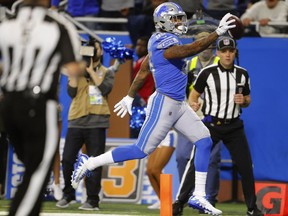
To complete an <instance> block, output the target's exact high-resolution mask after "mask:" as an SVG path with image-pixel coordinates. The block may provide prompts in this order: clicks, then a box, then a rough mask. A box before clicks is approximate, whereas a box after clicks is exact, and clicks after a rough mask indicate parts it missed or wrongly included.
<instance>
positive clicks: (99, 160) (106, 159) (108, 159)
mask: <svg viewBox="0 0 288 216" xmlns="http://www.w3.org/2000/svg"><path fill="white" fill-rule="evenodd" d="M113 163H114V160H113V157H112V151H108V152H105V153H104V154H101V155H99V156H96V157H90V158H89V159H88V163H87V168H88V170H90V171H91V170H94V169H96V168H97V167H100V166H103V165H107V164H113Z"/></svg>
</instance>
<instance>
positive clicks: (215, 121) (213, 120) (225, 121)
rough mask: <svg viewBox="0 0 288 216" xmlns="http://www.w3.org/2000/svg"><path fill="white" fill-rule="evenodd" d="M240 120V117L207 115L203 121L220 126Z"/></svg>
mask: <svg viewBox="0 0 288 216" xmlns="http://www.w3.org/2000/svg"><path fill="white" fill-rule="evenodd" d="M238 120H239V117H237V118H232V119H223V118H217V117H214V116H209V115H207V116H205V117H204V118H203V120H202V121H203V122H204V123H213V124H215V125H218V126H220V125H229V124H232V123H234V122H236V121H238Z"/></svg>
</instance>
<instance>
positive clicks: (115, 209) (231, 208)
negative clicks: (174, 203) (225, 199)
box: [0, 200, 246, 216]
mask: <svg viewBox="0 0 288 216" xmlns="http://www.w3.org/2000/svg"><path fill="white" fill-rule="evenodd" d="M79 206H80V203H76V204H72V205H70V206H69V207H68V208H66V209H59V208H57V207H56V206H55V202H53V201H49V202H44V208H43V211H42V212H45V213H46V214H45V215H49V213H66V215H69V213H70V215H72V214H74V213H81V215H82V214H85V213H87V214H92V213H93V214H94V215H97V214H103V215H142V216H145V215H147V216H148V215H160V211H159V210H148V209H147V205H139V204H122V203H121V204H120V203H101V204H100V208H101V210H100V211H83V210H78V207H79ZM8 207H9V201H7V200H0V215H5V213H3V212H6V211H7V210H8ZM217 208H219V209H221V210H222V211H223V216H229V215H231V216H232V215H233V216H236V215H237V216H244V215H246V214H245V213H246V207H245V205H244V204H243V203H219V204H218V205H217ZM53 215H54V214H53ZM59 215H61V214H59ZM183 215H184V216H185V215H187V216H188V215H189V216H191V215H199V214H198V212H197V211H196V210H193V209H190V208H188V207H186V208H185V209H184V214H183Z"/></svg>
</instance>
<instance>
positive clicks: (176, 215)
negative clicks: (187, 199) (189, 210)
mask: <svg viewBox="0 0 288 216" xmlns="http://www.w3.org/2000/svg"><path fill="white" fill-rule="evenodd" d="M172 208H173V216H181V215H182V214H183V208H184V203H182V202H181V201H179V200H176V201H175V202H174V203H173V204H172Z"/></svg>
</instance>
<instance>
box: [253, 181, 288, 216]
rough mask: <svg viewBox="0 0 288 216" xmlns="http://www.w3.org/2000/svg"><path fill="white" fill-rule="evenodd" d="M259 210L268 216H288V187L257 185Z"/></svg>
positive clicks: (285, 185) (273, 184) (281, 184)
mask: <svg viewBox="0 0 288 216" xmlns="http://www.w3.org/2000/svg"><path fill="white" fill-rule="evenodd" d="M255 189H256V195H257V205H258V208H259V209H260V210H261V211H262V212H263V213H265V215H267V216H288V185H287V184H284V183H261V182H257V183H256V188H255Z"/></svg>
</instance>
